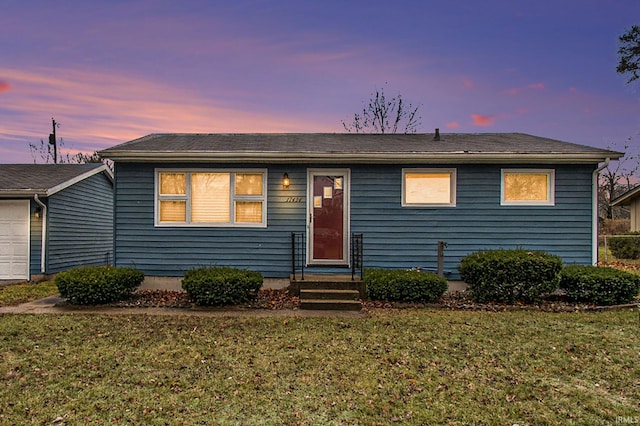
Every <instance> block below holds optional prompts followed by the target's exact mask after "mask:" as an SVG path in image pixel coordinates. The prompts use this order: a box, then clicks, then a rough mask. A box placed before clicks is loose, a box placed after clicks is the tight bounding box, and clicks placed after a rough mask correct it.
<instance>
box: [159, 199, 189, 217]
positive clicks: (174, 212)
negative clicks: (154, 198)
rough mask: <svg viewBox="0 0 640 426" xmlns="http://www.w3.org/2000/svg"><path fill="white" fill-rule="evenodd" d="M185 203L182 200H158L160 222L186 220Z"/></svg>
mask: <svg viewBox="0 0 640 426" xmlns="http://www.w3.org/2000/svg"><path fill="white" fill-rule="evenodd" d="M186 221H187V203H186V202H184V201H160V222H186Z"/></svg>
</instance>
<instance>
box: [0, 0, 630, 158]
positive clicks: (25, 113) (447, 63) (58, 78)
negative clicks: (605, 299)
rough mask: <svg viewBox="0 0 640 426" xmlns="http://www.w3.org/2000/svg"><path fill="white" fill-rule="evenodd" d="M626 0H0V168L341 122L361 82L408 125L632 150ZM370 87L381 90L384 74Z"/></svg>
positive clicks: (357, 107) (365, 95)
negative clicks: (389, 98)
mask: <svg viewBox="0 0 640 426" xmlns="http://www.w3.org/2000/svg"><path fill="white" fill-rule="evenodd" d="M639 23H640V2H639V1H638V0H607V1H603V0H554V1H548V0H537V1H529V0H526V1H524V0H522V1H521V0H485V1H482V2H480V1H475V0H459V1H455V2H454V1H450V0H434V1H424V0H423V1H420V0H415V1H403V0H398V1H395V2H388V1H385V2H382V1H377V0H365V1H351V0H350V1H345V0H323V1H311V0H309V1H305V0H283V1H276V0H273V1H269V0H254V1H248V0H233V1H211V0H202V1H192V0H182V1H173V0H171V1H158V0H136V1H128V0H118V1H116V0H108V1H107V0H104V1H99V0H92V1H60V2H51V1H48V0H46V1H45V0H42V1H36V0H4V1H3V2H2V5H1V6H0V162H1V163H16V162H22V163H30V162H33V158H32V156H31V153H30V151H29V143H39V142H40V140H41V139H45V141H46V138H47V136H48V134H49V133H50V132H51V118H52V117H55V119H56V120H57V121H58V122H60V123H61V127H60V128H59V129H58V136H59V137H62V139H63V143H64V146H65V147H66V149H67V152H69V153H74V152H77V151H83V152H92V151H95V150H99V149H104V148H107V147H110V146H113V145H116V144H118V143H122V142H125V141H127V140H131V139H134V138H137V137H140V136H143V135H146V134H149V133H156V132H212V133H215V132H342V131H343V128H342V125H341V120H345V121H348V120H349V119H350V118H352V117H353V113H355V112H359V111H361V109H362V107H363V106H364V103H365V101H366V100H368V99H369V97H370V95H371V93H372V92H373V91H374V90H375V89H376V87H378V88H379V87H384V90H385V93H386V94H387V95H395V94H397V93H401V94H402V96H403V98H404V99H405V100H406V101H409V102H411V103H413V104H419V105H420V113H421V116H422V125H421V126H420V128H419V130H420V131H422V132H432V131H433V129H434V128H436V127H439V128H440V129H441V131H442V132H445V133H446V132H471V133H477V132H523V133H530V134H535V135H538V136H545V137H551V138H556V139H560V140H566V141H570V142H576V143H581V144H585V145H591V146H599V147H607V146H613V147H615V148H617V149H622V147H623V146H624V143H625V141H627V139H629V138H632V139H631V143H632V144H633V145H639V144H640V142H639V141H640V137H639V136H638V134H639V133H640V83H636V84H635V85H634V84H631V85H628V84H626V79H625V78H624V77H622V76H619V75H617V74H616V72H615V67H616V64H617V53H616V52H617V48H618V42H617V37H618V36H619V35H620V34H622V33H623V32H624V31H625V29H627V28H628V27H630V26H631V25H633V24H639ZM385 83H386V84H385Z"/></svg>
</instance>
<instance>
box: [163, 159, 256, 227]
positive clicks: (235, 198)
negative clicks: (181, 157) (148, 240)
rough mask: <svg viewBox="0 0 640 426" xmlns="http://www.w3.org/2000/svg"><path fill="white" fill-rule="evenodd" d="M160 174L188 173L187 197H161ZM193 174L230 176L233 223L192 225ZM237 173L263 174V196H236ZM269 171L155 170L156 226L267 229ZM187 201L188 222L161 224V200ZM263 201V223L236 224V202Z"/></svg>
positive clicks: (237, 169) (238, 169)
mask: <svg viewBox="0 0 640 426" xmlns="http://www.w3.org/2000/svg"><path fill="white" fill-rule="evenodd" d="M160 173H186V174H187V182H186V186H187V187H186V189H187V193H186V195H163V196H162V197H160ZM192 173H229V174H230V178H229V179H230V186H229V192H230V197H229V203H230V206H229V208H230V214H231V218H232V221H230V222H197V223H192V222H191V221H190V220H191V203H190V199H191V174H192ZM236 173H246V174H251V173H254V174H258V173H260V174H262V196H255V195H253V196H247V195H239V196H234V192H235V179H234V176H235V174H236ZM267 177H268V171H267V169H240V168H234V169H201V168H198V169H188V168H184V169H176V168H167V169H165V168H157V169H155V177H154V188H153V190H154V206H153V214H154V226H155V227H157V228H266V227H267V186H268V185H267ZM161 199H162V200H185V201H186V203H187V206H186V215H187V221H186V222H160V200H161ZM252 200H255V201H261V202H262V222H260V223H244V222H242V223H236V222H234V221H235V203H236V201H252Z"/></svg>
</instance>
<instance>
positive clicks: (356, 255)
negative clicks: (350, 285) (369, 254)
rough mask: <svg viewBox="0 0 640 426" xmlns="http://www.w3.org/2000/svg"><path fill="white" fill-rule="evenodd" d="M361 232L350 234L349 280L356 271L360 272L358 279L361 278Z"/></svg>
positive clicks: (352, 279)
mask: <svg viewBox="0 0 640 426" xmlns="http://www.w3.org/2000/svg"><path fill="white" fill-rule="evenodd" d="M362 240H363V235H362V234H351V281H354V280H355V277H356V272H359V273H360V279H362V278H363V272H364V263H363V250H362V249H363V247H362Z"/></svg>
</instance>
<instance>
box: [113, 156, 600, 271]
mask: <svg viewBox="0 0 640 426" xmlns="http://www.w3.org/2000/svg"><path fill="white" fill-rule="evenodd" d="M155 166H156V165H140V164H118V165H117V168H116V174H117V219H116V236H117V246H116V263H117V264H118V265H120V266H134V267H137V268H139V269H141V270H143V271H144V272H145V273H146V274H148V275H160V276H180V275H182V274H183V273H184V271H186V270H189V269H192V268H194V267H198V266H208V265H230V266H235V267H241V268H247V269H252V270H257V271H260V272H262V273H263V274H264V275H265V277H286V276H288V273H289V271H290V261H291V260H290V252H291V250H290V233H291V231H297V232H304V231H305V224H306V179H307V174H306V170H307V167H309V168H322V167H326V168H331V167H332V166H321V165H309V166H306V165H278V166H269V168H268V193H267V199H268V207H267V213H268V218H267V222H268V227H267V228H232V227H221V228H206V227H199V228H186V227H175V228H166V227H163V228H156V227H154V211H153V209H154V167H155ZM158 166H159V167H177V168H180V167H184V168H207V167H210V168H214V169H221V168H224V167H221V166H218V165H213V166H211V165H206V164H196V165H170V166H165V165H158ZM227 167H228V168H242V165H228V166H227ZM247 167H248V168H261V167H262V168H264V167H267V166H264V165H263V166H260V165H258V166H255V165H250V166H247ZM334 167H338V168H344V167H343V166H334ZM417 167H420V166H417ZM443 167H446V168H451V167H452V166H450V165H446V166H443ZM515 167H522V168H554V169H555V170H556V173H555V176H556V204H555V206H552V207H513V206H500V170H501V168H502V166H497V165H458V166H455V168H456V169H457V182H458V184H457V206H456V207H442V208H407V207H402V206H401V193H400V192H401V187H402V182H401V179H402V173H401V170H402V167H401V166H394V165H388V166H374V165H357V166H352V167H350V169H351V231H352V232H356V233H363V234H364V254H365V259H364V263H365V267H388V268H412V267H417V266H421V267H426V268H435V267H436V264H437V243H438V241H445V242H447V243H448V247H447V248H446V250H445V270H448V271H451V275H449V277H450V278H454V279H455V278H459V275H458V273H457V266H458V264H459V262H460V259H461V258H462V257H463V256H465V255H466V254H469V253H471V252H474V251H477V250H485V249H496V248H514V247H523V248H526V249H529V250H545V251H549V252H551V253H555V254H558V255H560V256H562V257H563V259H564V261H565V262H566V263H574V262H575V263H583V264H588V263H590V262H591V227H592V222H591V173H592V171H593V166H589V165H586V166H572V165H568V166H555V167H550V166H547V165H545V166H515ZM505 168H508V167H505ZM285 172H287V173H288V174H289V177H290V180H291V186H290V187H289V188H288V189H286V190H285V189H283V188H282V185H281V181H282V175H283V174H284V173H285ZM297 197H299V201H301V202H296V201H298V199H297ZM288 201H290V202H288ZM291 201H293V202H291ZM338 270H339V269H336V271H338Z"/></svg>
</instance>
